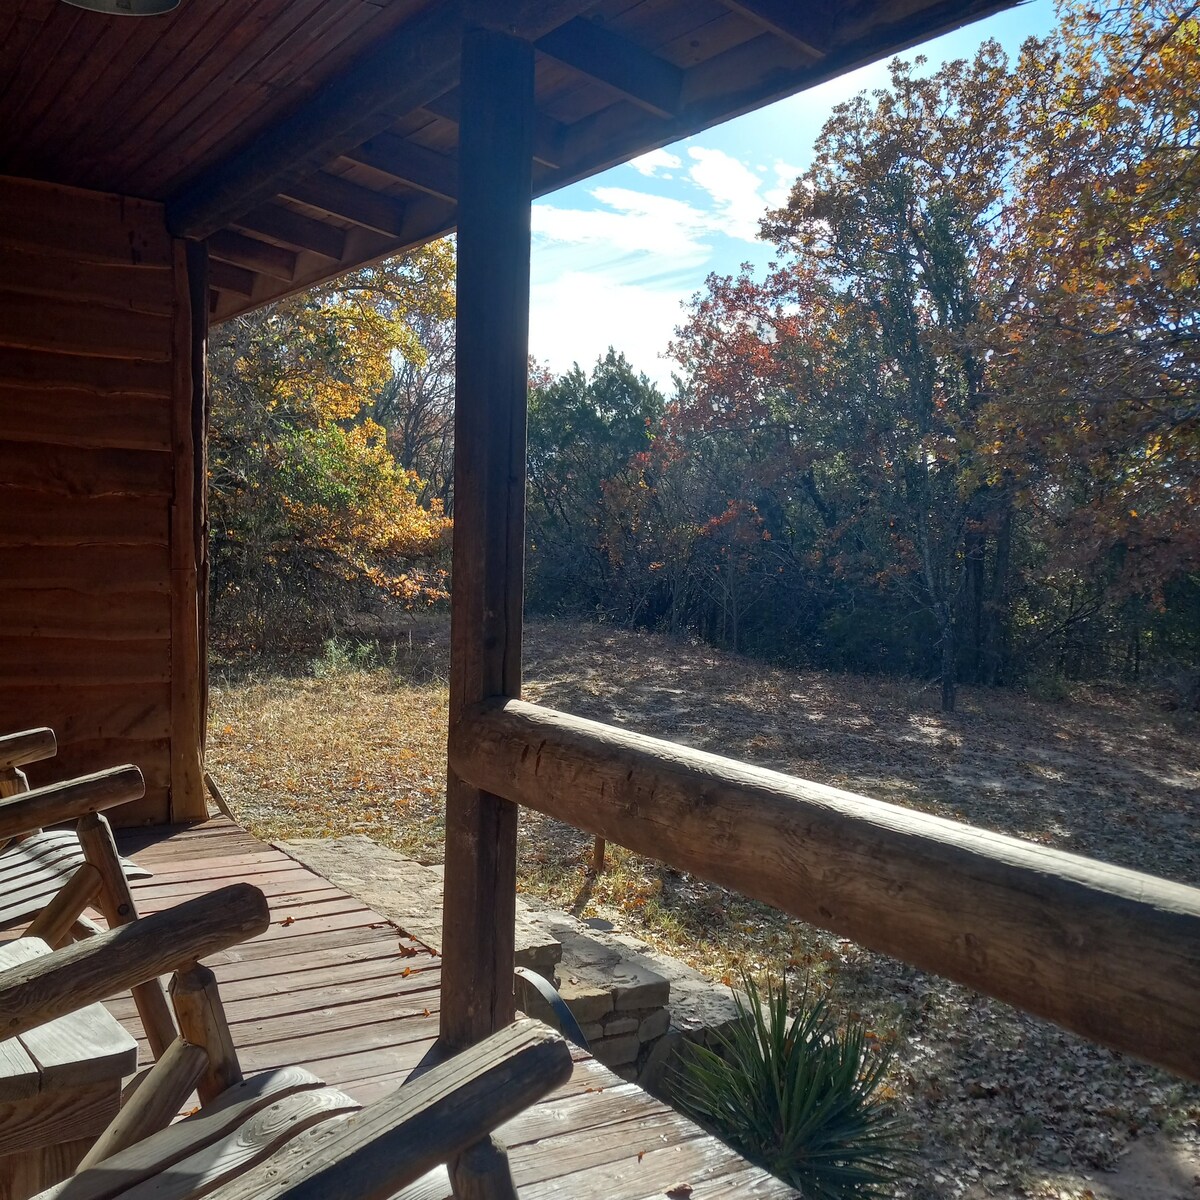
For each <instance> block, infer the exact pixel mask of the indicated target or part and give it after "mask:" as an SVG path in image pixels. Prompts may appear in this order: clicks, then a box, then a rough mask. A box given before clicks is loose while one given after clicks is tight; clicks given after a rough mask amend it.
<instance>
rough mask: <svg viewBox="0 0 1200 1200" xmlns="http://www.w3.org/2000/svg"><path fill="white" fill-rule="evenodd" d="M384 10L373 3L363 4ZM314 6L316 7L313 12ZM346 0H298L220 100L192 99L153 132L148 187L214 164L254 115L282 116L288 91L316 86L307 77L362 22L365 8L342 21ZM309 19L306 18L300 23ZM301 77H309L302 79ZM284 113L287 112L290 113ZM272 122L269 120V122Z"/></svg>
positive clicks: (238, 68) (246, 57)
mask: <svg viewBox="0 0 1200 1200" xmlns="http://www.w3.org/2000/svg"><path fill="white" fill-rule="evenodd" d="M362 7H363V8H365V9H366V10H367V11H368V12H371V13H375V14H378V12H379V10H378V9H376V8H373V7H372V6H370V5H364V6H362ZM314 9H315V11H310V10H314ZM345 11H346V0H292V4H291V7H289V10H288V14H287V15H288V20H287V21H286V22H276V23H275V24H274V25H273V26H272V29H271V32H272V33H273V34H274V33H275V32H276V27H279V28H280V29H282V30H285V31H288V32H287V36H284V37H280V38H278V39H276V40H275V41H274V42H272V43H271V44H270V45H268V46H267V47H266V49H265V50H264V49H263V47H262V46H261V45H256V46H251V47H248V48H246V49H245V50H244V51H243V52H242V54H241V55H240V57H239V58H238V59H237V60H236V61H235V62H233V63H231V64H230V65H229V68H228V70H227V71H226V72H225V78H226V79H227V82H226V83H225V86H224V91H223V93H222V95H221V98H220V100H219V101H218V102H217V103H215V104H214V103H212V102H211V100H210V98H209V97H208V95H207V94H206V93H200V94H199V95H197V96H196V97H194V98H193V99H192V100H191V101H190V102H189V103H188V104H187V105H186V106H185V107H184V108H183V109H181V110H180V112H179V113H178V114H176V116H175V117H174V118H173V120H172V122H171V124H170V125H169V126H164V127H163V128H162V129H160V130H159V131H157V133H155V135H154V137H153V140H152V142H151V143H150V144H149V145H148V146H147V147H146V152H145V153H144V154H143V155H142V160H141V162H139V164H138V166H137V170H138V172H139V173H140V174H142V173H144V175H145V180H146V186H147V187H149V188H151V189H153V190H155V191H156V192H161V191H169V190H171V189H173V188H174V187H175V185H176V183H177V182H178V181H180V180H182V179H186V178H188V177H190V176H191V174H192V173H193V172H194V171H195V170H196V168H197V167H198V166H203V165H207V164H209V163H211V162H212V161H214V159H217V158H219V157H221V156H222V155H223V154H224V153H225V149H224V148H225V147H226V146H227V145H229V144H230V142H231V141H233V142H234V143H235V144H236V139H237V138H238V137H239V131H240V130H241V128H242V127H243V125H244V124H245V114H246V113H248V112H253V113H258V114H260V115H261V114H264V113H274V114H276V116H275V117H273V118H272V120H274V119H281V118H282V115H283V114H282V113H281V112H280V102H281V100H282V99H285V98H287V97H289V96H294V95H297V94H304V93H305V91H306V90H309V89H311V88H312V87H313V86H314V81H313V80H312V79H311V78H308V77H307V76H306V72H307V75H308V76H311V75H313V74H315V73H316V72H315V71H314V66H316V65H317V64H319V63H321V62H324V61H328V60H329V59H331V58H334V57H335V56H336V54H337V52H338V48H339V46H341V44H342V43H343V42H344V41H346V40H347V32H348V31H350V32H352V31H353V29H354V28H356V27H357V26H359V25H361V24H362V16H361V13H360V14H359V15H358V18H357V19H356V20H355V21H350V20H339V16H345ZM300 17H303V18H304V19H303V21H302V22H301V21H300V20H299V18H300ZM310 32H311V33H312V40H313V41H315V42H316V49H315V62H307V63H300V64H296V63H294V62H290V61H289V62H280V61H279V58H280V56H281V55H282V56H283V57H284V58H288V59H291V58H294V57H296V56H297V55H301V54H303V53H304V51H305V50H306V48H308V46H309V38H308V35H309V33H310ZM271 72H275V73H278V74H279V75H280V76H281V77H282V78H284V79H286V80H287V82H286V83H282V82H281V83H276V82H274V81H273V80H272V79H271V78H270V73H271ZM297 79H302V80H303V82H302V83H300V84H299V85H297V84H296V82H295V81H296V80H297ZM284 111H286V109H285V110H284ZM268 123H270V122H268Z"/></svg>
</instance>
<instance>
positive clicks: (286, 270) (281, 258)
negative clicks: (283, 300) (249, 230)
mask: <svg viewBox="0 0 1200 1200" xmlns="http://www.w3.org/2000/svg"><path fill="white" fill-rule="evenodd" d="M208 250H209V253H210V254H211V255H212V257H213V258H214V259H219V260H220V261H221V262H226V263H233V265H234V266H235V267H245V268H246V270H248V271H257V272H260V273H262V274H263V275H270V276H271V278H272V279H281V280H283V281H284V282H285V283H292V282H293V281H294V280H295V278H296V256H295V255H294V254H293V253H292V252H291V251H290V250H284V249H282V248H281V247H279V246H271V245H269V244H268V243H266V242H260V241H259V240H258V239H257V238H251V237H246V236H245V235H244V234H241V233H230V232H228V231H227V230H221V231H220V232H219V233H214V234H213V235H212V237H210V238H209V239H208Z"/></svg>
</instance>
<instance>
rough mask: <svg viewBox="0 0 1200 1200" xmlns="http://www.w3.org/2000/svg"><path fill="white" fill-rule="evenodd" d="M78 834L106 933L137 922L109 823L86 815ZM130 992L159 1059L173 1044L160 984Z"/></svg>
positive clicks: (139, 984)
mask: <svg viewBox="0 0 1200 1200" xmlns="http://www.w3.org/2000/svg"><path fill="white" fill-rule="evenodd" d="M78 834H79V844H80V846H82V847H83V853H84V857H85V858H86V859H87V861H88V863H89V865H90V866H92V867H93V868H94V869H95V870H96V872H97V874H98V875H99V876H100V879H101V886H100V897H99V900H100V911H101V912H102V913H103V914H104V919H105V920H106V921H107V922H108V927H109V929H116V928H118V927H119V926H122V925H128V924H130V923H132V922H133V921H136V920H137V919H138V910H137V903H136V902H135V901H134V898H133V892H132V891H131V890H130V887H129V880H128V879H126V877H125V872H124V870H123V869H122V867H121V859H120V856H119V855H118V854H117V847H116V843H115V842H114V841H113V835H112V829H111V828H110V827H109V824H108V821H107V820H106V819H105V818H104V817H103V816H101V815H100V814H99V813H95V812H93V813H89V814H88V815H87V816H85V817H84V818H83V819H82V820H81V821H80V822H79V825H78ZM131 990H132V992H133V999H134V1001H135V1003H136V1004H137V1010H138V1014H139V1015H140V1016H141V1019H142V1027H143V1028H144V1029H145V1031H146V1036H147V1038H148V1039H149V1042H150V1048H151V1049H152V1050H153V1052H154V1056H155V1058H158V1057H160V1056H161V1055H163V1054H165V1053H166V1050H167V1048H168V1047H169V1046H170V1045H171V1044H172V1043H173V1042H174V1040H175V1023H174V1021H172V1019H171V1009H170V1006H169V1005H168V1004H167V997H166V995H165V993H164V992H163V989H162V984H161V982H160V981H159V980H158V979H157V978H155V979H146V980H139V981H137V982H136V983H134V984H133V985H132V988H131Z"/></svg>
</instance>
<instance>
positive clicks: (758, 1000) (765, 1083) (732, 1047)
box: [673, 975, 912, 1200]
mask: <svg viewBox="0 0 1200 1200" xmlns="http://www.w3.org/2000/svg"><path fill="white" fill-rule="evenodd" d="M742 987H743V989H744V991H745V996H744V997H743V996H742V995H739V994H738V993H737V992H735V993H734V1000H735V1002H736V1004H737V1009H738V1018H737V1020H736V1021H735V1022H734V1024H733V1026H732V1028H731V1030H730V1031H729V1032H727V1033H724V1034H720V1035H718V1036H717V1046H716V1048H715V1049H711V1048H709V1047H707V1046H702V1045H698V1044H696V1043H691V1042H689V1043H685V1049H684V1051H683V1053H682V1056H681V1061H680V1064H679V1066H678V1069H677V1071H676V1073H675V1079H674V1083H675V1086H674V1089H673V1090H674V1092H675V1099H676V1101H677V1102H678V1103H679V1105H680V1107H682V1108H683V1109H684V1110H685V1111H686V1112H687V1113H688V1114H689V1115H690V1116H691V1117H693V1119H695V1120H696V1121H697V1122H699V1123H700V1124H701V1125H703V1126H705V1127H706V1128H708V1129H710V1130H711V1131H712V1132H713V1133H715V1134H716V1135H717V1136H718V1137H720V1138H721V1139H722V1140H723V1141H725V1142H727V1143H728V1144H729V1145H730V1146H732V1147H733V1148H734V1149H736V1150H738V1151H739V1152H740V1153H741V1154H743V1155H744V1156H745V1157H746V1158H748V1159H749V1160H750V1161H751V1162H754V1163H756V1164H758V1165H759V1166H761V1167H764V1168H766V1170H768V1171H770V1172H771V1173H772V1174H773V1175H776V1176H778V1177H779V1178H780V1179H783V1180H784V1181H786V1182H787V1183H790V1184H792V1185H793V1186H794V1187H796V1188H798V1189H799V1190H800V1191H801V1192H802V1193H803V1195H804V1196H805V1197H806V1198H808V1200H843V1198H846V1197H872V1196H885V1195H888V1194H890V1192H891V1190H892V1188H893V1187H894V1185H895V1184H896V1183H897V1182H899V1181H900V1180H901V1179H903V1178H905V1177H906V1176H907V1174H908V1171H909V1166H910V1164H911V1158H912V1141H911V1132H910V1128H909V1125H908V1123H907V1122H906V1121H905V1120H904V1118H903V1117H902V1116H901V1115H900V1114H899V1113H898V1112H897V1111H896V1110H895V1108H894V1107H893V1105H892V1104H891V1103H890V1102H889V1100H888V1098H887V1094H886V1091H885V1088H884V1078H885V1076H886V1074H887V1070H888V1065H889V1063H890V1061H891V1052H890V1050H889V1049H888V1048H887V1047H886V1046H883V1045H881V1044H879V1043H878V1041H877V1040H876V1039H875V1038H874V1037H873V1036H871V1035H869V1034H868V1032H867V1029H866V1027H865V1026H864V1025H863V1024H862V1023H861V1022H858V1021H845V1022H839V1021H838V1020H837V1019H836V1018H835V1016H834V1014H833V1013H832V1011H831V1010H830V1008H829V1006H828V1003H827V1001H826V1000H825V999H823V998H813V997H812V996H811V995H810V993H809V992H808V990H807V988H806V989H805V991H804V992H803V993H802V995H801V996H800V999H799V1003H798V1004H797V1005H796V1006H795V1007H796V1012H795V1013H794V1014H793V1013H792V1012H791V1009H792V1007H793V1006H792V1004H791V1003H790V996H789V993H788V987H787V983H786V981H782V982H780V983H778V984H775V983H772V982H770V981H768V983H767V995H766V1001H765V1003H764V1002H763V997H762V994H761V992H760V990H759V987H758V985H757V984H756V983H755V982H754V980H753V979H751V978H750V977H749V976H745V975H743V977H742Z"/></svg>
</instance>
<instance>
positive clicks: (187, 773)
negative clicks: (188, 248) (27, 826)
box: [0, 177, 205, 824]
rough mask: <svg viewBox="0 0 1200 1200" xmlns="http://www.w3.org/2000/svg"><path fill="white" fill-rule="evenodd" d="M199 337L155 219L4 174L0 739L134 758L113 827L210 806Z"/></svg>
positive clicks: (72, 764)
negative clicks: (29, 736)
mask: <svg viewBox="0 0 1200 1200" xmlns="http://www.w3.org/2000/svg"><path fill="white" fill-rule="evenodd" d="M203 321H204V314H201V325H202V324H203ZM196 341H197V339H196V338H195V337H194V333H193V323H192V317H191V303H190V298H189V287H188V270H187V255H186V253H185V250H184V246H183V244H182V243H180V242H176V241H173V240H172V239H171V238H170V237H169V236H168V234H167V231H166V225H165V221H164V217H163V211H162V208H161V207H160V206H158V205H155V204H150V203H147V202H143V201H135V200H129V199H127V198H122V197H118V196H111V195H106V194H101V193H96V192H88V191H81V190H78V189H73V188H65V187H60V186H55V185H50V184H41V183H35V182H32V181H29V180H20V179H12V178H4V177H0V730H15V729H20V728H26V727H29V726H32V725H49V726H50V727H51V728H53V729H54V731H55V733H56V734H57V736H58V741H59V752H58V756H57V758H56V759H55V760H54V761H52V762H49V763H39V764H35V765H34V766H32V767H31V768H30V769H29V775H30V779H31V782H32V783H33V784H34V785H35V786H36V785H37V784H39V783H45V782H50V781H51V780H53V779H56V778H61V777H65V776H68V775H72V774H78V773H81V772H86V771H94V770H98V769H100V768H102V767H107V766H112V765H115V764H118V763H124V762H132V763H136V764H137V765H138V766H139V767H141V769H142V771H143V772H144V774H145V777H146V796H145V799H144V800H142V801H141V802H139V803H138V804H135V805H129V806H127V807H125V808H123V809H119V810H116V811H115V812H113V813H112V814H110V815H111V817H112V819H113V820H114V822H117V821H119V822H120V823H123V824H131V823H160V822H165V821H169V820H186V819H191V818H198V817H203V815H204V812H205V804H204V796H203V780H202V767H201V746H200V738H201V733H200V731H201V728H202V720H201V711H200V709H201V688H202V679H201V671H200V660H201V653H200V632H199V630H200V607H201V606H200V604H199V600H198V590H199V585H198V582H197V580H198V563H197V558H198V557H199V556H201V555H202V553H203V550H202V546H203V540H202V538H200V537H199V536H197V531H198V530H199V529H200V528H201V527H202V526H201V521H202V514H201V512H200V506H201V505H202V493H203V487H202V486H201V487H199V488H197V487H196V486H195V485H196V478H195V467H196V463H197V461H200V462H202V461H203V460H202V458H200V459H199V460H198V459H197V456H196V446H195V444H194V442H195V436H194V425H193V414H194V411H195V408H196V405H197V404H202V387H198V388H194V387H193V378H192V377H193V372H194V365H193V356H194V343H196ZM201 361H202V357H201ZM201 411H202V409H201ZM200 429H201V436H202V430H203V426H202V423H201V425H200ZM201 479H202V476H201ZM197 493H200V497H199V500H198V499H197V495H196V494H197Z"/></svg>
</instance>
